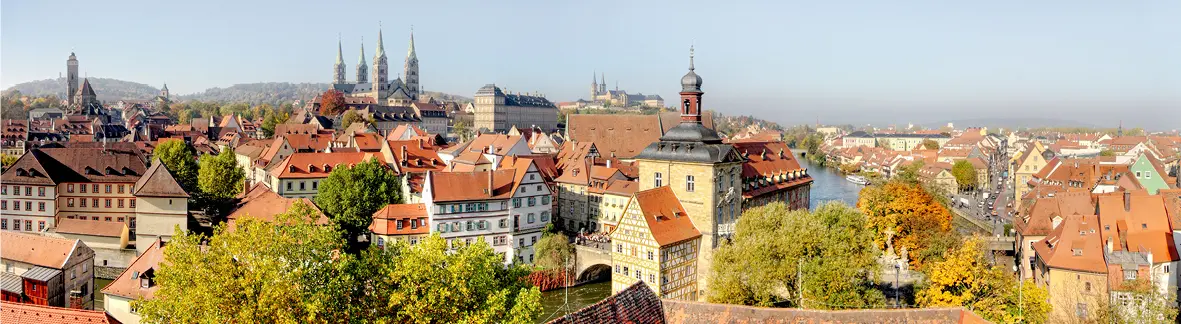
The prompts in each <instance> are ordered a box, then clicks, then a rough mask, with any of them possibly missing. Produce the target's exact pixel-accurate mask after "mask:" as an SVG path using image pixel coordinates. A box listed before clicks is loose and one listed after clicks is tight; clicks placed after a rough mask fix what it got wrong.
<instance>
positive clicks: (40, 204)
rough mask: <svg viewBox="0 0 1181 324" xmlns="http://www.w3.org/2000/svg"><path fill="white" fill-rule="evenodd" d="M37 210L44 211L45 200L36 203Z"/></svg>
mask: <svg viewBox="0 0 1181 324" xmlns="http://www.w3.org/2000/svg"><path fill="white" fill-rule="evenodd" d="M37 211H45V202H44V201H42V202H38V203H37Z"/></svg>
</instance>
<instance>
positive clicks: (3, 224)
mask: <svg viewBox="0 0 1181 324" xmlns="http://www.w3.org/2000/svg"><path fill="white" fill-rule="evenodd" d="M7 229H8V219H7V218H5V219H0V230H7Z"/></svg>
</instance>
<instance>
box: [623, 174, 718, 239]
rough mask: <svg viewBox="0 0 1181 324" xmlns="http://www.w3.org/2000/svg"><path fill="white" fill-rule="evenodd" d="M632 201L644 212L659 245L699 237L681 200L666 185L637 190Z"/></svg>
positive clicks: (699, 234) (698, 232) (653, 236)
mask: <svg viewBox="0 0 1181 324" xmlns="http://www.w3.org/2000/svg"><path fill="white" fill-rule="evenodd" d="M632 203H634V204H637V207H638V209H639V210H640V212H642V213H643V214H644V220H645V221H646V222H647V223H648V229H649V230H650V231H651V232H652V238H653V239H655V240H656V243H657V244H659V245H660V246H668V245H672V244H676V243H680V242H683V241H685V240H690V239H695V238H699V237H701V232H700V231H698V230H697V227H694V226H693V221H692V220H690V219H689V214H687V213H685V208H684V207H682V206H681V201H680V200H678V199H677V195H676V194H675V193H673V191H672V188H670V187H668V186H663V187H659V188H653V189H648V190H644V191H640V192H637V193H636V195H635V198H634V199H632Z"/></svg>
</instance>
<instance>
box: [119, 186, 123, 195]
mask: <svg viewBox="0 0 1181 324" xmlns="http://www.w3.org/2000/svg"><path fill="white" fill-rule="evenodd" d="M119 193H123V185H119Z"/></svg>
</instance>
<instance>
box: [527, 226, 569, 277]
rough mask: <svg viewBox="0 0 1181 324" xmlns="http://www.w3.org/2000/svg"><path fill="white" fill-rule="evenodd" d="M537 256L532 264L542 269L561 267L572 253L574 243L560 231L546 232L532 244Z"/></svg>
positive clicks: (563, 266) (564, 265)
mask: <svg viewBox="0 0 1181 324" xmlns="http://www.w3.org/2000/svg"><path fill="white" fill-rule="evenodd" d="M533 249H534V250H535V251H536V252H537V253H536V256H537V258H536V259H535V260H534V262H533V265H535V266H537V267H538V268H542V269H562V268H565V267H566V260H567V259H569V258H571V257H572V256H573V255H574V245H571V244H570V239H569V238H568V237H566V235H565V234H562V233H561V232H546V233H544V234H542V235H541V239H539V240H537V244H534V245H533Z"/></svg>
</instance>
